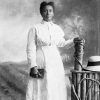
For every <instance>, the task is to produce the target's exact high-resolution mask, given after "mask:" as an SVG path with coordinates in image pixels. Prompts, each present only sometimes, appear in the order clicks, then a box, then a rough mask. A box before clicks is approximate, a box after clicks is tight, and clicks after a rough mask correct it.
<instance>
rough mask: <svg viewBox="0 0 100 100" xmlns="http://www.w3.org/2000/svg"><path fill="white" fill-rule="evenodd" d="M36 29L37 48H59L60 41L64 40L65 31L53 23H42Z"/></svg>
mask: <svg viewBox="0 0 100 100" xmlns="http://www.w3.org/2000/svg"><path fill="white" fill-rule="evenodd" d="M35 28H36V45H37V46H51V45H56V46H57V45H58V44H59V41H61V40H63V36H64V33H63V31H62V30H61V28H60V27H59V26H58V25H56V24H54V23H52V22H42V23H40V24H38V25H36V26H35Z"/></svg>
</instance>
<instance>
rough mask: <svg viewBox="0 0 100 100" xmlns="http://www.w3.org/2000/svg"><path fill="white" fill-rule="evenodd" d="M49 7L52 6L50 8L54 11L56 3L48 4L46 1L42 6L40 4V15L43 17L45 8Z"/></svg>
mask: <svg viewBox="0 0 100 100" xmlns="http://www.w3.org/2000/svg"><path fill="white" fill-rule="evenodd" d="M48 5H50V6H52V8H53V10H54V9H55V5H54V2H52V1H51V2H46V1H43V2H42V3H41V4H40V14H41V15H42V12H43V11H44V8H45V7H46V6H48Z"/></svg>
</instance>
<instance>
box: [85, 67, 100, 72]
mask: <svg viewBox="0 0 100 100" xmlns="http://www.w3.org/2000/svg"><path fill="white" fill-rule="evenodd" d="M84 69H85V70H88V71H98V72H100V66H87V67H85V68H84Z"/></svg>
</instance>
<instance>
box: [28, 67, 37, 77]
mask: <svg viewBox="0 0 100 100" xmlns="http://www.w3.org/2000/svg"><path fill="white" fill-rule="evenodd" d="M30 76H31V77H34V78H35V77H38V69H37V66H35V67H32V68H31V69H30Z"/></svg>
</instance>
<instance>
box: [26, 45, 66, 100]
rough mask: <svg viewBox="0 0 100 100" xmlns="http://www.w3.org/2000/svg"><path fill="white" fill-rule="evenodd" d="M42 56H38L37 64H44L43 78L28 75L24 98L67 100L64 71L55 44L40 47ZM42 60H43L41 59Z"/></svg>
mask: <svg viewBox="0 0 100 100" xmlns="http://www.w3.org/2000/svg"><path fill="white" fill-rule="evenodd" d="M41 50H42V52H43V56H44V58H43V59H41V57H38V59H37V63H38V66H40V67H41V66H43V65H44V64H45V65H44V66H45V70H46V72H45V76H44V78H43V79H36V78H31V77H29V80H28V84H27V90H26V100H67V90H66V84H65V72H64V67H63V63H62V59H61V56H60V53H59V51H58V48H57V47H56V46H43V47H42V48H41ZM43 60H44V61H43Z"/></svg>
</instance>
